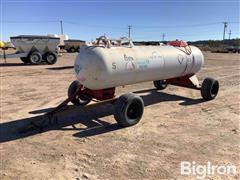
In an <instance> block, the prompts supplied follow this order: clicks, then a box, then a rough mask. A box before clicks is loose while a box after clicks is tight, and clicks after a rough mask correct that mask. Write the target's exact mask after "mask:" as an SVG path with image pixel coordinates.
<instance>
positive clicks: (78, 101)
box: [68, 81, 91, 106]
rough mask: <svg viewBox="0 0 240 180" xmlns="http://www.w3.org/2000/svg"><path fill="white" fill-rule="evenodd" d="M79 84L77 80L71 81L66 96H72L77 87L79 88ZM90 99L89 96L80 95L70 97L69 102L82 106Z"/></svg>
mask: <svg viewBox="0 0 240 180" xmlns="http://www.w3.org/2000/svg"><path fill="white" fill-rule="evenodd" d="M81 86H82V85H81V84H80V83H79V82H78V81H73V82H72V83H71V84H70V86H69V87H68V97H71V96H73V95H74V94H75V93H76V91H78V90H79V88H81ZM90 101H91V98H89V99H86V100H85V99H82V98H81V96H80V97H79V98H78V99H76V98H75V99H72V100H71V102H72V103H73V104H74V105H76V106H84V105H86V104H88V103H89V102H90Z"/></svg>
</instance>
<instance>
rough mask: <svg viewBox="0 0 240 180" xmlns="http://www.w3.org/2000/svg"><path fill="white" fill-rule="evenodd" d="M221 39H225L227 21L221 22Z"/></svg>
mask: <svg viewBox="0 0 240 180" xmlns="http://www.w3.org/2000/svg"><path fill="white" fill-rule="evenodd" d="M223 25H224V26H223V40H224V39H225V34H226V31H227V26H228V23H227V22H223Z"/></svg>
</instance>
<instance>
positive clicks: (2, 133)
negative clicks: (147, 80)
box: [0, 89, 204, 143]
mask: <svg viewBox="0 0 240 180" xmlns="http://www.w3.org/2000/svg"><path fill="white" fill-rule="evenodd" d="M146 92H148V94H147V95H141V93H146ZM134 93H136V94H139V95H140V96H141V97H142V98H143V101H144V104H145V107H146V106H150V105H153V104H156V103H161V102H166V101H181V102H180V103H179V104H180V105H184V106H187V105H195V104H199V103H202V102H204V101H203V100H202V99H191V98H186V97H182V96H178V95H171V94H167V93H165V92H158V91H156V90H155V89H148V90H141V91H136V92H134ZM182 101H183V102H182ZM52 109H53V108H48V109H40V110H35V111H32V112H30V113H31V114H39V113H46V112H49V111H51V110H52ZM113 112H114V109H113V106H112V104H109V103H106V102H99V103H95V104H91V105H88V106H86V107H76V106H71V105H69V106H68V109H67V110H66V111H64V112H60V113H58V114H56V115H55V116H54V118H51V120H49V119H48V118H47V117H46V116H44V115H38V116H35V117H31V118H24V119H19V120H15V121H11V122H5V123H1V124H0V143H3V142H7V141H13V140H17V139H20V138H25V137H28V136H33V135H35V134H38V133H44V132H46V131H50V130H77V131H79V132H78V133H76V134H74V136H75V137H79V138H82V137H87V136H95V135H99V134H103V133H107V132H110V131H115V130H118V129H120V127H118V125H117V124H116V123H115V124H111V123H109V122H107V121H105V120H103V119H104V117H106V116H110V115H112V114H113ZM32 123H34V124H35V125H34V126H33V125H32ZM78 123H81V124H83V125H84V126H85V128H76V127H75V126H74V124H78Z"/></svg>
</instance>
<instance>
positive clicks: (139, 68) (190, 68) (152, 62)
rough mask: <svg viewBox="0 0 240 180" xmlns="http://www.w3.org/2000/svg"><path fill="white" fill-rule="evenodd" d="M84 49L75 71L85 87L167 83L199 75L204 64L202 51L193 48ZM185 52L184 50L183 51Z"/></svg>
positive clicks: (91, 47)
mask: <svg viewBox="0 0 240 180" xmlns="http://www.w3.org/2000/svg"><path fill="white" fill-rule="evenodd" d="M189 47H190V48H191V51H192V53H191V54H190V55H187V54H186V53H185V52H183V51H181V50H184V48H182V47H181V48H179V47H173V46H168V45H166V46H133V47H111V48H106V47H100V46H89V47H87V46H86V47H81V49H80V52H81V53H80V54H78V56H77V58H76V61H75V65H74V69H75V73H76V77H77V79H78V81H80V83H81V84H83V85H84V86H85V87H87V88H89V89H93V90H95V89H104V88H110V87H117V86H121V85H127V84H134V83H139V82H144V81H153V80H163V79H169V78H174V77H181V76H184V75H188V74H195V73H196V72H198V71H199V70H200V68H201V67H202V65H203V63H204V57H203V54H202V52H201V51H200V50H199V49H198V48H197V47H195V46H189ZM180 49H181V50H180Z"/></svg>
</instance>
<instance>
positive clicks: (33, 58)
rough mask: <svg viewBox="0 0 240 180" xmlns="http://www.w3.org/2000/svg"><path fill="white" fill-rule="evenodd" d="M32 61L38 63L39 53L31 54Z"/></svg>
mask: <svg viewBox="0 0 240 180" xmlns="http://www.w3.org/2000/svg"><path fill="white" fill-rule="evenodd" d="M31 61H32V62H34V63H38V62H39V57H38V55H35V54H34V55H32V56H31Z"/></svg>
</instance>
